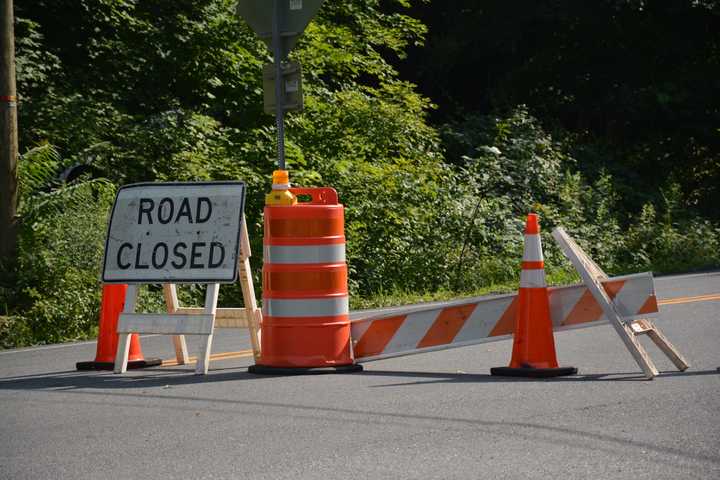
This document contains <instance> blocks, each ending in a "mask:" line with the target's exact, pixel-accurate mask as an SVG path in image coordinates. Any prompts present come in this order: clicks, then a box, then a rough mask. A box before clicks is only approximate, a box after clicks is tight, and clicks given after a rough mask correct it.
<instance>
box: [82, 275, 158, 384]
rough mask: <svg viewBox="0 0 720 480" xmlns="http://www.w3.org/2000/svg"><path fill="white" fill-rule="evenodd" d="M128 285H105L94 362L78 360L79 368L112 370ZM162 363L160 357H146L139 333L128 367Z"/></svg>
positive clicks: (132, 348)
mask: <svg viewBox="0 0 720 480" xmlns="http://www.w3.org/2000/svg"><path fill="white" fill-rule="evenodd" d="M126 291H127V285H121V284H105V285H103V292H102V303H101V306H100V332H99V333H98V340H97V351H96V353H95V360H94V361H92V362H77V363H76V364H75V367H76V368H77V369H78V370H112V369H113V367H114V366H115V353H116V352H117V346H118V334H117V322H118V318H120V313H121V312H122V310H123V305H124V304H125V292H126ZM160 364H162V360H160V359H159V358H150V359H145V358H144V357H143V354H142V350H141V349H140V338H139V337H138V335H137V333H135V334H133V335H132V338H131V340H130V355H129V356H128V368H144V367H154V366H158V365H160Z"/></svg>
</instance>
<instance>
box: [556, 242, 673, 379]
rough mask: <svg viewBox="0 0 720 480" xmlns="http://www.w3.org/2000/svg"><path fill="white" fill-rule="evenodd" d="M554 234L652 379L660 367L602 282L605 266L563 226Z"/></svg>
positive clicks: (612, 323)
mask: <svg viewBox="0 0 720 480" xmlns="http://www.w3.org/2000/svg"><path fill="white" fill-rule="evenodd" d="M552 235H553V238H555V240H556V241H557V242H558V244H559V245H560V248H561V249H562V251H563V253H564V254H565V256H566V257H568V258H569V259H570V261H571V262H572V264H573V266H574V267H575V269H576V270H577V271H578V273H579V274H580V276H581V277H582V279H583V282H584V283H585V285H586V286H587V287H588V290H590V292H591V293H592V295H593V297H595V300H596V301H597V302H598V304H599V305H600V307H601V308H602V309H603V312H604V313H605V316H606V317H607V318H608V320H609V321H610V325H612V326H613V328H614V329H615V331H616V332H617V334H618V336H620V339H621V340H622V341H623V343H624V344H625V347H626V348H627V349H628V351H629V352H630V354H631V355H632V357H633V358H634V359H635V362H637V364H638V366H640V368H641V369H642V371H643V374H644V375H645V378H647V379H648V380H652V379H653V378H654V377H655V376H656V375H658V373H659V372H658V370H657V368H656V367H655V365H654V364H653V362H652V360H651V359H650V356H649V355H648V353H647V351H645V349H644V348H643V346H642V345H641V344H640V342H639V341H638V339H637V338H636V337H635V335H634V333H633V331H632V329H631V328H630V326H628V325H627V324H626V323H625V322H624V321H623V320H622V317H621V316H620V315H619V314H618V312H617V311H616V310H615V306H614V305H613V303H612V300H611V299H610V297H609V296H608V294H607V292H605V289H604V288H603V286H602V284H601V283H600V280H601V278H600V277H601V275H600V273H601V272H602V270H600V268H599V267H598V266H597V264H595V262H593V261H592V260H591V259H590V258H589V257H588V256H587V255H586V254H585V252H584V251H583V250H582V249H581V248H580V247H579V246H578V245H577V243H575V241H574V240H573V239H572V238H570V237H569V236H568V234H567V233H566V232H565V230H564V229H563V228H556V229H555V230H553V232H552Z"/></svg>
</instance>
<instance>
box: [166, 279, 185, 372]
mask: <svg viewBox="0 0 720 480" xmlns="http://www.w3.org/2000/svg"><path fill="white" fill-rule="evenodd" d="M163 296H164V297H165V306H166V307H167V311H168V313H175V312H177V311H178V308H180V302H179V301H178V298H177V289H176V287H175V284H173V283H166V284H165V285H163ZM173 346H174V347H175V359H176V360H177V364H178V365H185V364H186V363H188V349H187V342H186V341H185V335H173Z"/></svg>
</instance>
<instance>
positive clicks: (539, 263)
mask: <svg viewBox="0 0 720 480" xmlns="http://www.w3.org/2000/svg"><path fill="white" fill-rule="evenodd" d="M517 301H518V308H517V315H516V317H515V332H514V334H513V352H512V359H511V360H510V366H509V367H496V368H491V369H490V373H491V374H492V375H502V376H511V377H558V376H561V375H574V374H576V373H577V369H576V368H574V367H563V368H560V367H558V363H557V358H556V356H555V339H554V338H553V331H552V321H551V320H550V302H549V298H548V291H547V284H546V283H545V264H544V259H543V253H542V245H541V243H540V224H539V222H538V216H537V214H535V213H531V214H529V215H528V218H527V223H526V224H525V252H524V253H523V262H522V271H521V273H520V291H519V292H518V299H517Z"/></svg>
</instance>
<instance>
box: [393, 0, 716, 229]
mask: <svg viewBox="0 0 720 480" xmlns="http://www.w3.org/2000/svg"><path fill="white" fill-rule="evenodd" d="M413 12H414V13H415V14H417V15H418V16H419V18H420V19H421V20H423V21H424V22H425V23H426V24H427V25H428V26H429V34H428V39H427V42H426V45H425V46H424V47H423V48H416V49H413V50H411V53H410V57H409V61H408V62H407V63H405V64H404V66H403V68H402V71H403V74H404V75H405V76H406V77H407V78H410V79H412V80H413V81H415V82H416V83H418V85H419V88H420V91H421V92H422V93H424V94H425V95H427V96H429V97H430V98H431V99H432V100H433V101H435V102H436V103H437V104H438V105H439V106H440V108H439V109H438V111H437V112H436V116H435V120H436V121H437V122H438V123H442V122H447V121H456V120H458V119H463V118H464V117H467V116H468V115H469V114H473V113H475V114H490V113H494V112H504V111H508V110H509V109H512V108H514V107H515V106H516V105H518V104H526V105H527V106H528V107H529V109H530V111H531V112H533V114H535V115H537V116H538V117H539V118H540V120H541V121H542V122H543V123H544V124H545V125H546V126H547V127H549V128H551V129H562V130H565V131H566V132H567V134H569V135H570V137H571V140H572V143H573V145H574V147H573V150H574V152H573V153H574V154H575V156H576V157H577V159H578V161H579V167H580V168H581V169H582V170H583V171H584V172H585V173H586V174H588V175H589V176H591V177H592V178H598V177H599V176H600V175H601V172H602V171H609V172H611V173H612V174H613V176H614V177H615V179H616V181H617V182H618V183H619V185H618V186H619V188H620V192H621V194H622V196H623V200H624V202H625V204H626V205H627V206H628V207H629V208H630V209H631V210H633V211H639V209H640V207H641V205H642V204H643V203H644V202H646V201H648V200H658V199H659V195H658V192H659V191H660V188H661V187H665V186H667V185H668V184H669V183H672V182H678V183H679V184H680V185H681V187H682V193H683V195H682V202H683V203H684V204H685V205H686V207H687V208H689V209H691V210H694V211H695V212H698V213H702V214H703V215H706V216H710V217H713V218H715V219H718V218H720V209H718V208H717V205H718V204H720V190H718V185H719V184H720V130H719V128H720V81H719V80H718V79H720V33H719V32H720V6H718V3H717V2H715V1H680V0H670V1H668V0H602V1H595V2H577V1H571V0H542V1H535V2H519V1H499V0H487V1H482V2H477V1H471V0H456V1H452V2H431V3H427V4H419V5H417V6H416V7H415V9H414V11H413ZM450 160H451V161H458V159H457V158H450Z"/></svg>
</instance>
